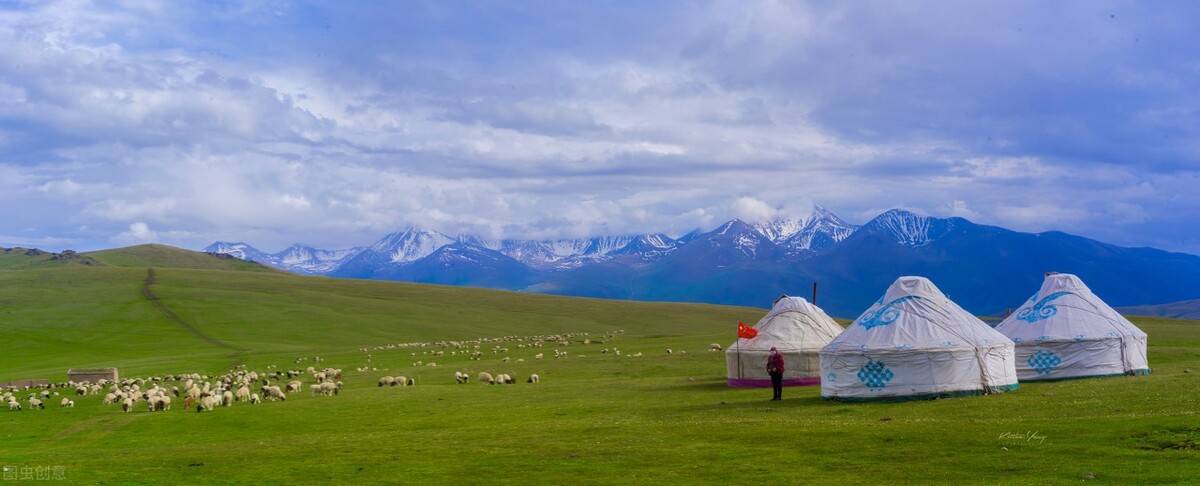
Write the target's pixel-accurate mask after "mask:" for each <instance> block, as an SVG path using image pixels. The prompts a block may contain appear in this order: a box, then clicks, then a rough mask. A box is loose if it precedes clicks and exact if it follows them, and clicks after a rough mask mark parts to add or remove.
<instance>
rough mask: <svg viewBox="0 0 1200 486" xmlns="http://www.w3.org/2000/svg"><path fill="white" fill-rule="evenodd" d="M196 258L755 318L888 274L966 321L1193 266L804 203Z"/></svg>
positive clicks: (823, 300) (859, 301)
mask: <svg viewBox="0 0 1200 486" xmlns="http://www.w3.org/2000/svg"><path fill="white" fill-rule="evenodd" d="M204 251H206V252H209V253H216V254H225V255H230V256H233V257H236V258H240V259H243V260H250V261H255V262H259V263H262V264H264V265H268V266H272V267H275V268H279V269H283V270H287V271H291V272H296V273H303V274H312V275H328V276H332V277H347V278H369V279H385V280H403V281H413V282H424V283H437V284H448V285H471V286H481V287H492V288H502V289H510V290H522V291H533V292H545V293H554V294H564V295H577V296H589V297H603V298H619V299H638V300H673V301H689V302H709V303H719V304H737V305H751V306H759V307H765V306H768V305H769V304H770V302H771V301H773V300H774V298H775V297H777V296H778V295H779V294H783V293H794V294H797V295H804V296H806V297H808V294H809V292H810V289H811V287H812V283H813V282H819V283H820V286H819V294H818V296H817V299H818V304H819V305H821V306H822V307H823V308H825V309H826V310H827V311H828V312H830V313H833V314H834V315H839V316H846V317H853V316H856V315H857V314H858V313H859V312H861V311H862V310H863V309H865V308H866V307H867V306H869V305H870V303H871V302H872V301H873V299H875V298H876V297H877V296H878V294H879V293H880V292H881V291H882V289H884V288H885V287H886V286H887V285H888V284H890V283H891V282H892V280H894V279H895V278H896V277H898V276H901V275H923V276H927V277H930V278H931V279H933V280H934V282H936V283H937V284H938V285H939V286H940V287H941V288H942V290H943V291H945V292H946V293H947V295H949V296H950V297H951V298H953V299H955V300H956V301H957V302H958V303H959V304H960V305H962V306H963V307H965V308H967V309H968V310H970V311H972V312H975V313H978V314H997V313H1002V312H1004V311H1005V310H1006V309H1010V308H1013V307H1015V306H1018V305H1020V304H1021V303H1022V302H1023V301H1024V300H1025V299H1027V298H1028V297H1029V295H1031V294H1033V293H1034V291H1036V290H1037V288H1038V286H1039V285H1040V283H1041V280H1042V276H1043V274H1044V273H1045V272H1047V271H1059V272H1071V273H1075V274H1077V275H1079V276H1080V277H1081V278H1083V279H1084V281H1086V282H1087V283H1088V285H1089V286H1091V287H1092V289H1093V290H1094V291H1095V292H1096V293H1097V294H1098V295H1100V296H1101V297H1102V298H1104V299H1106V300H1107V301H1108V302H1109V303H1110V304H1112V305H1121V306H1131V305H1145V304H1160V303H1165V302H1173V301H1178V300H1184V299H1192V298H1197V297H1200V256H1195V255H1188V254H1183V253H1172V252H1167V251H1162V250H1157V249H1152V248H1126V247H1119V246H1114V245H1109V244H1106V243H1102V242H1099V241H1095V240H1091V239H1088V238H1084V237H1080V236H1074V235H1070V234H1066V233H1062V232H1055V231H1052V232H1044V233H1022V232H1016V231H1011V230H1007V229H1004V228H1000V227H996V226H987V225H980V224H975V223H973V222H971V221H968V220H966V219H963V218H937V217H930V216H922V215H918V214H915V213H912V212H909V211H905V210H900V209H893V210H889V211H886V212H884V213H882V214H880V215H878V216H876V217H875V218H873V219H871V220H870V221H868V222H867V223H865V224H863V225H861V226H859V225H854V224H850V223H848V222H846V221H845V220H843V219H842V218H840V217H838V216H837V215H836V214H834V213H833V212H831V211H829V210H827V209H825V208H822V207H820V206H816V207H814V209H813V211H812V213H811V214H810V215H808V216H806V217H802V218H790V217H781V218H778V219H775V220H772V221H769V222H765V223H756V224H750V223H746V222H743V221H740V220H736V219H735V220H731V221H728V222H725V223H723V224H721V225H720V226H718V227H716V228H714V229H712V230H709V231H700V230H697V231H693V232H691V233H688V234H685V235H683V236H680V237H678V238H672V237H670V236H668V235H666V234H663V233H648V234H638V235H622V236H599V237H593V238H582V239H555V240H521V239H504V240H496V241H493V240H488V239H485V238H480V237H477V236H474V235H448V234H444V233H441V232H437V231H433V230H429V229H423V228H418V227H414V226H410V227H407V228H405V229H404V230H402V231H399V232H396V233H392V234H388V235H386V236H384V237H383V238H381V239H379V240H378V241H377V242H375V243H374V244H372V245H370V246H364V247H354V248H345V249H336V250H322V249H316V248H312V247H309V246H306V245H300V244H296V245H292V246H290V247H288V248H287V249H284V250H283V251H281V252H278V253H266V252H263V251H260V250H258V249H255V248H254V247H252V246H250V245H248V244H246V243H228V242H216V243H213V244H212V245H209V246H208V247H207V248H205V249H204Z"/></svg>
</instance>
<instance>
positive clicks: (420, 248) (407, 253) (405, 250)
mask: <svg viewBox="0 0 1200 486" xmlns="http://www.w3.org/2000/svg"><path fill="white" fill-rule="evenodd" d="M456 242H458V240H457V239H456V238H452V237H450V236H447V235H445V234H443V233H439V232H437V231H430V230H426V229H422V228H418V227H416V226H409V227H407V228H404V230H403V231H398V232H396V233H391V234H388V235H386V236H384V237H383V238H380V239H379V241H376V242H375V243H374V244H372V245H371V246H370V248H369V250H370V251H372V252H375V253H379V254H382V255H386V256H387V258H388V260H389V261H391V262H394V263H405V262H411V261H414V260H418V259H420V258H423V257H425V256H427V255H429V254H431V253H433V252H434V251H437V249H438V248H441V247H443V246H446V245H449V244H451V243H456Z"/></svg>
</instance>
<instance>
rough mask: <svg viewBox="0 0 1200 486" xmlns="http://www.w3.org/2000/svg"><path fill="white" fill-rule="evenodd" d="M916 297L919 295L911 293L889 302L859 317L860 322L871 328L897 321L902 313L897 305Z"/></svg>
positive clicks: (863, 325)
mask: <svg viewBox="0 0 1200 486" xmlns="http://www.w3.org/2000/svg"><path fill="white" fill-rule="evenodd" d="M915 298H917V297H916V296H913V295H909V296H906V297H901V298H899V299H896V300H893V301H891V302H888V304H887V305H885V306H883V307H880V308H879V309H878V310H876V311H875V312H871V313H868V314H866V315H864V316H862V317H861V318H859V320H858V323H859V324H861V325H862V327H865V328H867V329H871V328H873V327H879V326H886V325H888V324H891V323H893V322H896V319H899V318H900V314H901V311H900V309H899V308H898V307H897V306H898V305H900V304H902V303H904V302H907V301H909V300H913V299H915Z"/></svg>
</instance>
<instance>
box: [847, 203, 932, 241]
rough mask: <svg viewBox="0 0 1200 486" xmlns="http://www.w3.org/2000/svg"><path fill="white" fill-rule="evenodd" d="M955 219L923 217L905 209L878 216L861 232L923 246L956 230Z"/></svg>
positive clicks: (863, 227)
mask: <svg viewBox="0 0 1200 486" xmlns="http://www.w3.org/2000/svg"><path fill="white" fill-rule="evenodd" d="M954 224H955V220H954V219H953V218H949V219H946V218H934V217H930V216H921V215H918V214H916V213H913V212H910V211H905V210H903V209H892V210H888V211H886V212H884V213H883V214H880V215H879V216H876V217H875V219H872V220H871V221H870V222H868V223H867V224H865V225H863V226H862V228H861V230H862V231H865V232H869V233H872V234H879V235H885V236H886V237H888V238H892V239H894V240H895V241H896V243H899V244H901V245H904V246H922V245H926V244H928V243H930V242H931V241H934V240H936V239H938V238H940V237H941V236H943V235H945V234H946V233H947V232H949V231H951V230H952V229H954Z"/></svg>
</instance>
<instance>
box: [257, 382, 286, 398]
mask: <svg viewBox="0 0 1200 486" xmlns="http://www.w3.org/2000/svg"><path fill="white" fill-rule="evenodd" d="M261 391H262V393H263V395H265V396H266V397H267V400H279V401H287V395H286V394H284V393H283V390H280V389H279V387H278V386H275V385H268V386H264V387H262V390H261Z"/></svg>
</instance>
